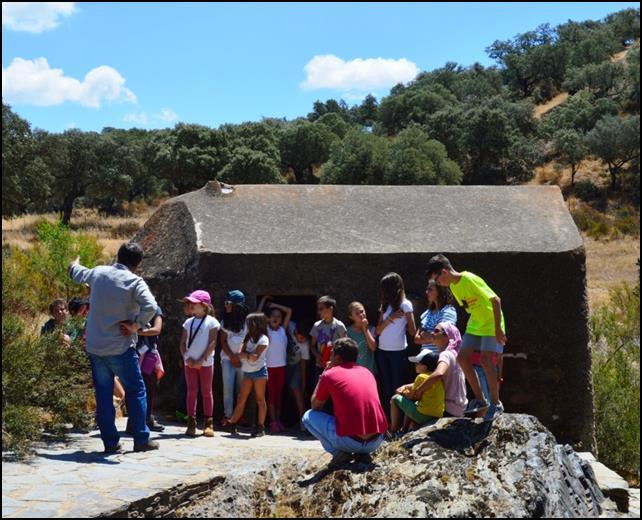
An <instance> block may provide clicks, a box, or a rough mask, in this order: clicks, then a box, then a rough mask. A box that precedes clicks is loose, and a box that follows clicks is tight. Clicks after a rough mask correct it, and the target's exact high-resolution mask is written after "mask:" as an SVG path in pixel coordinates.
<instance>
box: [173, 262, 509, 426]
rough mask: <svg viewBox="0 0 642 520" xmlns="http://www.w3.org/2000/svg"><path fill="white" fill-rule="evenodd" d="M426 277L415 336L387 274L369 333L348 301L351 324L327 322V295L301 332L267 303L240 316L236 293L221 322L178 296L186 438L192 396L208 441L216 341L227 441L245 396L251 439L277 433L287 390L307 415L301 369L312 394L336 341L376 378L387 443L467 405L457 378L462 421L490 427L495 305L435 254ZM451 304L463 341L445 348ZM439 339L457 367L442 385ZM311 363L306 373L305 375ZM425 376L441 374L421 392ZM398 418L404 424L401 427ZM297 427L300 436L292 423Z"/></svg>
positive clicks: (494, 393)
mask: <svg viewBox="0 0 642 520" xmlns="http://www.w3.org/2000/svg"><path fill="white" fill-rule="evenodd" d="M427 275H428V278H429V282H428V288H427V291H426V292H427V298H428V302H429V308H428V310H427V311H426V312H425V313H424V314H423V315H422V317H421V324H420V326H419V327H417V326H416V324H415V318H414V314H413V310H414V309H413V305H412V303H411V302H410V301H409V300H408V299H407V298H406V295H405V290H404V283H403V280H402V278H401V277H400V276H399V275H398V274H396V273H388V274H387V275H385V276H384V277H383V278H382V280H381V307H380V309H379V311H380V312H379V319H378V322H377V325H376V326H371V325H370V323H369V321H368V318H367V316H366V311H365V307H364V305H363V304H361V303H360V302H356V301H355V302H352V303H350V304H349V305H348V307H347V314H348V317H349V320H350V324H349V326H347V327H346V325H345V324H344V323H343V322H342V321H340V320H339V319H338V318H337V317H336V314H337V303H336V301H335V300H334V299H333V298H331V297H330V296H322V297H321V298H319V299H318V301H317V311H318V317H319V320H318V321H316V323H314V325H313V326H312V328H311V329H310V330H308V327H307V326H305V324H304V323H303V322H300V323H297V324H295V323H294V322H293V321H292V309H291V308H289V307H287V306H284V305H279V304H277V303H275V302H273V301H271V300H272V299H271V297H269V296H267V297H264V298H263V299H262V301H261V302H260V304H259V306H258V308H257V310H256V312H254V313H249V311H248V309H247V306H246V304H245V296H244V294H243V293H242V292H241V291H239V290H234V291H230V292H228V293H227V295H226V299H225V313H224V316H223V317H222V321H221V323H219V321H218V320H217V319H216V318H214V316H213V308H212V303H211V297H210V295H209V293H208V292H206V291H203V290H198V291H194V292H193V293H191V294H190V295H189V296H186V297H185V298H184V299H183V300H182V301H183V302H184V303H185V305H186V307H185V312H186V313H187V314H189V315H190V317H189V318H188V319H187V320H186V321H185V323H184V324H183V333H182V338H181V342H180V349H181V353H182V355H183V360H184V363H185V379H186V382H187V415H188V427H187V432H186V433H187V435H188V436H195V435H196V400H197V395H198V391H199V388H200V391H201V395H202V399H203V414H204V418H205V419H204V428H203V434H204V435H205V436H213V435H214V425H213V419H212V417H213V397H212V375H213V373H212V370H213V368H212V367H213V364H214V353H215V349H216V346H217V342H219V343H220V345H221V365H222V374H223V378H222V379H223V394H224V417H223V420H222V426H224V427H226V428H227V429H228V430H229V431H231V432H236V430H237V425H238V423H239V421H241V419H242V417H243V416H244V412H245V408H246V405H247V402H248V398H249V397H250V395H251V394H253V395H254V398H255V401H256V405H257V410H258V414H257V421H256V422H257V424H256V425H255V427H254V429H253V432H252V435H253V436H262V435H264V434H265V424H266V420H267V418H268V416H269V425H268V428H269V431H270V432H271V433H279V432H282V431H283V430H285V426H284V425H283V423H282V412H283V397H284V393H285V388H286V385H287V387H288V388H289V390H290V392H291V394H292V397H293V400H294V402H295V404H296V408H297V413H298V417H299V418H301V417H302V416H303V413H304V412H305V409H306V408H307V403H306V397H307V395H306V388H307V385H306V382H307V377H308V369H309V368H312V370H311V372H312V383H313V385H312V386H314V384H316V381H317V380H318V378H319V376H320V375H321V373H322V372H323V371H324V370H325V369H326V368H327V366H328V364H329V362H330V358H331V355H332V346H333V343H334V342H335V341H336V340H337V339H339V338H342V337H345V336H348V337H350V338H352V339H353V340H354V341H355V342H356V344H357V345H358V347H359V357H358V359H357V362H356V364H357V365H360V366H364V367H366V368H368V369H369V370H370V371H371V372H372V373H373V375H375V376H376V377H377V379H378V381H379V385H380V391H381V399H382V402H383V403H384V404H385V405H386V408H387V405H388V403H390V408H389V409H390V419H391V424H390V434H391V435H398V434H399V432H400V431H404V430H405V429H407V428H409V427H417V426H419V425H422V424H425V423H426V422H428V421H430V420H435V419H437V418H439V417H442V416H444V415H453V413H449V412H448V406H447V403H448V401H449V399H454V400H457V402H458V403H459V404H460V405H461V403H462V402H463V406H460V409H461V410H463V409H464V407H465V405H466V399H465V393H466V388H465V383H464V375H465V380H466V381H467V382H468V384H469V385H470V388H471V390H472V392H473V394H474V396H475V398H474V399H473V400H472V401H470V402H469V403H468V407H467V408H466V409H465V412H464V413H474V414H478V415H484V416H485V417H487V418H489V419H493V418H495V417H497V416H498V415H500V414H501V413H502V412H503V405H502V404H501V401H500V400H499V393H498V388H499V382H500V366H501V362H500V361H501V354H502V352H503V345H504V344H505V342H506V336H505V323H504V318H503V313H502V310H501V301H500V300H499V298H498V297H497V295H496V294H495V293H494V292H493V291H492V290H491V289H490V288H489V287H488V285H487V284H486V283H485V282H484V281H483V280H482V279H481V278H480V277H478V276H476V275H474V274H472V273H469V272H462V273H459V272H457V271H455V270H454V268H453V267H452V265H451V264H450V262H449V261H448V259H447V258H446V257H444V256H443V255H437V256H436V257H434V258H433V259H431V261H430V263H429V266H428V272H427ZM452 296H454V298H455V299H456V300H457V302H458V303H459V305H460V306H461V307H463V308H464V309H465V310H466V312H468V313H469V314H470V319H469V321H468V326H467V329H466V334H465V335H464V337H463V340H462V339H461V338H460V337H459V332H458V331H457V332H456V335H457V336H458V337H459V338H460V339H459V340H458V341H457V342H455V343H452V342H451V343H449V340H448V337H447V333H449V331H450V328H451V327H452V328H454V329H455V330H456V322H457V312H456V310H455V308H454V306H453V305H452V303H451V301H450V300H451V298H452ZM440 327H441V328H440ZM445 329H448V330H445ZM408 335H409V336H411V337H414V340H415V343H417V344H418V345H420V346H421V350H420V352H419V354H418V355H417V356H411V357H408V356H407V355H406V349H407V347H408V340H407V337H408ZM440 335H441V336H443V337H444V338H445V339H444V340H443V341H442V343H443V345H444V346H443V348H446V346H448V345H451V346H449V347H448V350H449V352H448V355H449V356H451V358H452V359H456V360H457V362H456V363H455V364H456V365H457V366H456V367H453V368H452V371H451V374H450V375H449V376H448V377H447V376H446V375H445V373H446V371H447V368H446V369H443V370H440V371H438V370H437V369H438V366H439V365H440V363H442V360H444V362H446V361H447V359H446V358H447V356H446V357H444V356H445V354H444V355H442V354H440V352H439V348H438V347H437V346H436V345H438V344H439V342H440V341H441V339H440ZM219 338H220V339H219ZM453 345H454V346H453ZM311 359H312V360H313V367H309V366H308V362H309V361H310V360H311ZM407 360H410V361H411V362H414V363H415V370H416V372H417V378H416V379H415V381H414V383H411V384H404V380H403V379H404V375H405V370H406V365H407ZM436 371H437V372H436ZM441 372H443V374H441ZM455 372H457V373H459V374H460V375H461V374H463V375H461V377H460V379H457V378H456V377H455V376H456V374H454V373H455ZM433 373H435V374H436V376H435V377H433V379H435V378H437V379H439V377H437V376H440V375H441V376H443V377H441V379H443V380H439V381H436V382H432V383H431V384H426V381H427V380H428V379H429V378H430V377H431V375H432V374H433ZM451 382H452V383H451ZM424 387H426V390H425V391H424V390H423V388H424ZM447 387H448V388H447ZM449 393H450V394H453V396H449ZM409 397H411V398H412V399H409ZM234 403H236V405H235V404H234ZM451 409H452V408H451ZM460 409H456V410H460ZM401 414H403V415H405V419H404V421H401ZM299 427H300V428H301V429H302V430H304V428H303V426H302V425H301V424H300V426H299Z"/></svg>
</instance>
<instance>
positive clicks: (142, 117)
mask: <svg viewBox="0 0 642 520" xmlns="http://www.w3.org/2000/svg"><path fill="white" fill-rule="evenodd" d="M123 121H125V122H127V123H134V124H137V125H140V126H145V125H147V123H148V122H149V118H148V117H147V114H146V113H145V112H132V113H131V114H126V115H125V117H123Z"/></svg>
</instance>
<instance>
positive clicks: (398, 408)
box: [388, 349, 446, 438]
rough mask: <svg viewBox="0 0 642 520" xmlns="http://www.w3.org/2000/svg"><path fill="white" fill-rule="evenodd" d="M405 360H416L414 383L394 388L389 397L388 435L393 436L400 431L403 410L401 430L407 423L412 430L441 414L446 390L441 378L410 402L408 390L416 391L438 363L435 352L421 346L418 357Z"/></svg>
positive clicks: (442, 413)
mask: <svg viewBox="0 0 642 520" xmlns="http://www.w3.org/2000/svg"><path fill="white" fill-rule="evenodd" d="M408 360H409V361H410V362H412V363H415V371H416V372H417V377H416V379H415V382H414V383H411V384H408V385H404V386H401V387H399V388H397V393H396V394H395V395H394V396H393V397H392V399H391V400H390V421H391V425H390V431H389V435H388V437H389V438H394V437H396V436H398V435H399V434H400V433H401V431H402V429H401V428H400V422H401V415H402V413H403V414H405V419H404V423H403V431H406V430H407V429H408V427H409V426H412V427H413V429H414V428H416V427H417V426H421V425H423V424H426V423H428V422H429V421H431V422H434V421H435V420H436V419H438V418H439V417H442V416H443V415H444V409H445V406H446V393H445V390H444V383H443V382H442V381H439V382H438V383H437V384H435V385H433V386H431V387H430V389H428V390H426V391H425V392H424V393H423V395H422V396H421V399H420V400H419V401H411V400H410V399H408V397H407V395H408V394H410V392H412V391H413V390H416V389H417V388H418V387H419V386H420V385H421V383H423V382H424V381H425V380H426V379H428V376H430V374H432V373H433V372H434V371H435V369H436V368H437V363H438V357H437V355H436V354H434V353H432V352H431V351H430V350H428V349H424V350H422V351H421V352H420V353H419V354H418V355H417V356H411V357H409V358H408Z"/></svg>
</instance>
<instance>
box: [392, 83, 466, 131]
mask: <svg viewBox="0 0 642 520" xmlns="http://www.w3.org/2000/svg"><path fill="white" fill-rule="evenodd" d="M457 102H458V101H457V98H456V97H455V95H454V94H453V93H452V92H450V91H449V90H448V89H447V88H446V87H444V86H443V85H440V84H434V85H428V86H422V85H420V84H416V85H413V84H411V85H410V86H408V87H403V86H401V87H399V88H397V87H396V90H395V89H393V91H392V92H391V95H390V96H388V97H386V98H384V99H383V100H382V101H381V105H380V106H379V123H380V131H381V132H383V133H384V134H385V135H396V134H398V133H399V132H400V131H401V130H403V129H404V128H406V127H407V126H409V125H410V124H412V123H416V124H420V125H423V124H425V123H426V122H427V121H428V119H429V118H430V116H431V115H432V114H434V113H435V112H438V111H439V110H443V109H445V108H447V107H448V106H451V105H456V104H457Z"/></svg>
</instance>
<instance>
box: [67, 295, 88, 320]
mask: <svg viewBox="0 0 642 520" xmlns="http://www.w3.org/2000/svg"><path fill="white" fill-rule="evenodd" d="M85 305H89V302H88V301H87V300H85V299H84V298H80V297H79V296H74V297H73V298H72V299H71V300H69V303H68V304H67V308H68V309H69V312H70V313H71V314H72V316H75V315H76V314H78V313H79V312H80V311H81V309H82V308H83V307H84V306H85Z"/></svg>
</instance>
